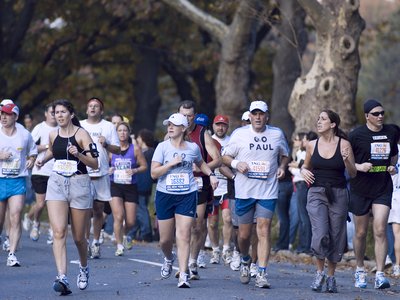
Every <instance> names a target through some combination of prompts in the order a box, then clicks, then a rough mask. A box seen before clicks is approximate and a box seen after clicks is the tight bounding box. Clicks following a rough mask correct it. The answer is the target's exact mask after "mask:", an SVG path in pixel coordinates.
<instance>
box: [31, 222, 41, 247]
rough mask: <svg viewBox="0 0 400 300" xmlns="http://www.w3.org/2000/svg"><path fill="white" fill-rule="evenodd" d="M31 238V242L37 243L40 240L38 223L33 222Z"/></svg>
mask: <svg viewBox="0 0 400 300" xmlns="http://www.w3.org/2000/svg"><path fill="white" fill-rule="evenodd" d="M29 236H30V238H31V240H32V241H34V242H37V241H38V240H39V237H40V231H39V224H38V223H37V222H33V225H32V230H31V234H30V235H29Z"/></svg>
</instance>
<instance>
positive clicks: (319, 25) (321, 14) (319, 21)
mask: <svg viewBox="0 0 400 300" xmlns="http://www.w3.org/2000/svg"><path fill="white" fill-rule="evenodd" d="M297 1H298V2H299V4H300V5H301V6H302V7H303V9H304V10H305V11H306V13H307V15H308V16H309V17H310V18H311V20H312V21H313V23H314V27H315V29H316V30H317V31H319V32H321V33H323V32H327V29H328V28H329V19H330V18H331V17H330V15H329V14H328V10H327V9H326V8H325V7H324V6H322V5H321V4H320V3H319V2H318V1H317V0H297Z"/></svg>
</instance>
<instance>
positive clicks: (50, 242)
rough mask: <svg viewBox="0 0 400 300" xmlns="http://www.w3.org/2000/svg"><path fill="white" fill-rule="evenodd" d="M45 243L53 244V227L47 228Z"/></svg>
mask: <svg viewBox="0 0 400 300" xmlns="http://www.w3.org/2000/svg"><path fill="white" fill-rule="evenodd" d="M46 243H47V245H53V229H51V228H49V232H48V233H47V241H46Z"/></svg>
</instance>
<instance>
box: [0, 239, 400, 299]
mask: <svg viewBox="0 0 400 300" xmlns="http://www.w3.org/2000/svg"><path fill="white" fill-rule="evenodd" d="M114 251H115V249H114V246H113V245H112V244H111V242H110V241H106V242H105V243H104V245H103V246H102V258H101V259H96V260H90V262H89V266H90V280H89V282H90V283H89V287H88V289H87V290H85V291H80V290H79V289H78V288H77V287H76V284H75V280H76V275H77V270H78V265H77V262H76V259H77V252H76V249H75V247H74V245H73V242H72V240H71V238H69V239H68V256H69V257H68V258H69V261H70V264H69V266H68V268H69V270H68V277H69V280H70V284H71V287H72V292H73V293H72V294H71V295H69V296H67V297H68V299H95V300H101V299H104V300H106V299H107V300H108V299H156V300H161V299H190V300H194V299H207V300H212V299H233V300H237V299H265V298H269V299H400V280H394V279H391V283H392V288H391V289H390V290H385V291H376V290H374V289H373V288H372V287H373V277H372V276H370V278H369V286H368V288H367V289H365V290H359V289H356V288H354V286H353V281H352V272H351V270H350V269H344V270H339V271H338V272H337V276H336V278H337V282H338V288H339V294H326V293H315V292H312V291H311V290H310V288H309V285H310V283H311V281H312V278H313V275H314V273H313V272H314V268H313V266H311V265H307V264H293V263H290V262H282V261H281V262H278V261H276V259H277V258H276V257H275V258H274V260H275V261H274V262H273V263H271V265H270V266H269V267H268V273H269V274H270V282H271V284H272V288H271V289H268V290H265V289H259V288H255V287H254V281H253V280H252V282H250V284H249V285H242V284H241V283H240V281H239V273H238V272H233V271H231V270H230V269H229V268H228V267H225V266H223V265H207V268H206V269H202V270H200V276H201V280H199V281H192V288H191V289H178V288H177V287H176V284H177V279H175V278H170V279H168V280H161V279H160V275H159V274H160V262H162V254H161V251H160V249H159V247H158V246H157V243H150V244H138V245H135V246H134V247H133V249H132V250H131V251H128V252H126V255H125V256H123V257H115V256H114ZM18 259H19V260H20V262H21V264H22V266H21V267H20V268H9V267H6V265H5V261H6V253H5V252H4V251H1V253H0V284H1V287H0V299H1V300H8V299H58V297H59V296H58V294H57V293H55V292H53V290H52V282H53V280H54V278H55V275H56V269H55V264H54V259H53V255H52V251H51V246H48V245H46V241H45V238H44V237H41V239H40V240H39V241H38V242H32V241H31V240H29V237H28V233H26V232H23V237H22V240H21V249H20V250H19V251H18Z"/></svg>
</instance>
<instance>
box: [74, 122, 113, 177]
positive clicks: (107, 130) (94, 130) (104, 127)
mask: <svg viewBox="0 0 400 300" xmlns="http://www.w3.org/2000/svg"><path fill="white" fill-rule="evenodd" d="M81 126H82V127H83V128H84V129H85V130H86V131H87V132H89V134H90V136H91V137H92V140H93V142H94V143H95V144H96V146H97V150H98V151H99V157H98V162H99V168H98V169H96V170H93V169H92V168H89V167H87V170H88V173H89V176H91V177H100V176H104V175H108V161H109V158H108V152H107V150H106V149H105V148H104V147H103V146H102V145H101V144H100V143H99V142H98V139H99V136H104V137H105V138H106V142H107V144H109V145H114V146H118V147H119V139H118V135H117V130H116V129H115V126H114V125H113V124H112V123H111V122H109V121H106V120H101V121H100V122H99V123H96V124H91V123H88V121H87V119H86V120H83V121H81Z"/></svg>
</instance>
